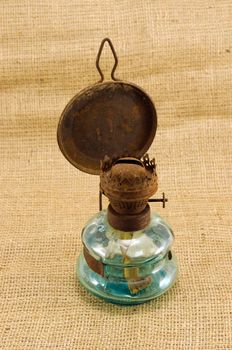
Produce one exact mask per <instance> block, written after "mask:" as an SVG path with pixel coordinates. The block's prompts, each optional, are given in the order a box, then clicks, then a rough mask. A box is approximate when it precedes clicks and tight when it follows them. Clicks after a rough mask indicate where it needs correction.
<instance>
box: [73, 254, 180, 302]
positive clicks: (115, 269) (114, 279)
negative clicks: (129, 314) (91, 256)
mask: <svg viewBox="0 0 232 350" xmlns="http://www.w3.org/2000/svg"><path fill="white" fill-rule="evenodd" d="M135 269H136V275H137V276H142V277H140V278H139V279H138V278H136V279H135V278H133V277H131V276H133V273H134V271H135ZM125 275H128V276H130V278H125ZM77 276H78V279H79V281H80V283H81V284H82V285H83V286H84V287H85V288H86V289H87V290H88V291H89V292H91V293H92V294H94V295H95V296H97V297H100V298H102V299H104V300H105V301H108V302H111V303H114V304H122V305H135V304H141V303H144V302H146V301H149V300H151V299H154V298H156V297H158V296H160V295H161V294H163V293H165V292H166V291H167V290H168V289H169V288H170V287H172V285H173V284H174V282H175V280H176V278H177V263H176V259H175V256H174V255H173V254H167V255H166V256H165V257H164V258H163V259H161V260H159V261H157V259H151V260H149V261H146V262H145V263H143V264H141V265H138V266H136V267H135V266H131V267H130V266H128V267H126V268H122V267H119V266H107V265H105V271H104V277H102V276H101V275H99V274H97V273H95V272H94V271H93V270H91V269H90V268H89V266H88V265H87V263H86V260H85V258H84V256H83V254H81V255H80V257H79V258H78V261H77Z"/></svg>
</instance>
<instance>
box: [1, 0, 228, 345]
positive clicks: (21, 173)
mask: <svg viewBox="0 0 232 350" xmlns="http://www.w3.org/2000/svg"><path fill="white" fill-rule="evenodd" d="M0 8H1V49H0V59H1V62H0V84H1V96H0V98H1V119H0V123H1V131H0V136H1V139H0V142H1V144H0V145H1V146H0V147H1V149H0V150H1V153H0V161H1V234H0V244H1V251H0V274H1V279H0V283H1V286H0V298H1V299H0V339H1V340H0V349H1V350H10V349H14V350H37V349H39V350H40V349H44V350H45V349H52V350H55V349H59V350H61V349H62V350H63V349H77V350H79V349H97V350H98V349H99V350H100V349H105V350H108V349H113V350H118V349H133V350H139V349H160V350H166V349H168V350H171V349H176V350H182V349H186V350H187V349H194V350H199V349H202V350H209V349H210V350H212V349H215V350H220V349H222V350H225V349H232V330H231V327H232V322H231V319H232V317H231V316H232V307H231V306H232V293H231V289H232V283H231V280H232V279H231V248H232V239H231V231H230V223H231V220H230V219H231V202H230V199H231V198H230V193H229V192H230V189H231V177H232V172H231V164H230V163H231V129H230V128H231V120H230V119H231V113H232V3H231V0H227V1H224V0H218V1H209V0H208V1H207V0H205V1H204V0H194V1H192V0H191V1H190V0H189V1H186V0H176V1H174V0H173V1H171V0H157V1H155V0H153V1H151V0H150V1H148V0H144V1H140V0H128V1H123V0H121V1H91V0H88V1H77V0H76V1H74V0H73V1H71V0H65V1H64V0H62V1H61V0H56V1H55V0H54V1H52V0H50V1H48V0H46V1H42V0H39V1H32V0H21V1H17V0H15V1H13V0H1V2H0ZM105 36H109V37H110V38H111V39H112V41H113V43H114V45H115V48H116V51H117V53H118V56H119V67H118V70H117V72H116V75H117V76H118V77H120V78H121V79H124V80H127V81H131V82H134V83H137V84H139V85H140V86H141V87H143V88H144V89H145V90H147V92H148V93H149V94H150V95H151V96H152V98H153V99H154V101H155V104H156V108H157V112H158V117H159V128H158V131H157V137H156V139H155V141H154V143H153V146H152V147H151V149H150V154H151V155H154V156H155V157H156V161H157V163H158V175H159V183H160V187H159V194H161V193H162V191H165V193H166V194H167V196H168V197H169V204H168V206H167V209H165V210H163V209H161V206H160V205H154V207H155V208H156V210H157V211H158V212H159V213H161V215H163V216H164V217H165V218H166V219H167V220H168V221H169V223H170V224H171V225H172V227H173V228H174V231H175V234H176V241H175V247H174V248H175V252H176V254H177V257H178V260H179V265H180V276H179V280H178V282H177V284H176V285H175V287H174V288H173V289H172V290H171V291H170V292H168V293H167V294H165V295H164V296H162V297H160V298H159V299H157V300H154V301H152V302H150V303H147V304H144V305H141V306H137V307H129V308H128V307H120V306H113V305H110V304H106V303H104V302H103V301H100V300H98V299H96V298H94V297H92V296H90V295H89V294H88V293H87V292H86V291H85V290H84V289H83V288H81V287H80V286H79V284H76V278H75V272H74V270H75V261H76V256H77V254H79V252H80V251H81V242H80V232H81V228H82V226H83V225H84V223H85V221H86V220H87V219H88V218H89V217H90V216H91V215H93V214H94V213H95V212H96V211H97V210H98V199H97V193H98V177H95V176H90V175H87V174H84V173H81V172H79V171H78V170H76V169H75V168H74V167H72V166H71V165H70V164H69V163H68V162H67V161H66V160H65V159H64V158H63V156H62V154H61V153H60V151H59V149H58V146H57V143H56V127H57V123H58V120H59V116H60V114H61V111H62V109H63V108H64V106H65V105H66V103H67V102H68V101H69V99H70V98H71V97H72V96H73V95H74V94H76V93H77V92H78V91H79V90H80V89H82V88H84V87H86V86H87V85H90V84H92V83H94V82H95V81H97V80H98V78H99V77H98V73H97V71H96V69H95V65H94V63H95V57H96V54H97V51H98V47H99V44H100V41H101V40H102V38H103V37H105ZM112 63H113V59H112V56H111V54H110V52H109V51H108V50H105V51H104V58H103V60H102V61H101V65H102V67H103V69H104V71H106V72H109V70H110V67H111V66H112ZM104 205H105V206H106V202H105V204H104Z"/></svg>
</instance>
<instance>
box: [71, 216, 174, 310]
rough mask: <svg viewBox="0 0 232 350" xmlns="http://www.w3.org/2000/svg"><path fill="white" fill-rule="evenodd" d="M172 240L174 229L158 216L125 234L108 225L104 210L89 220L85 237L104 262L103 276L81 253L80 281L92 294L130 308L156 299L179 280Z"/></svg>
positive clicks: (93, 251)
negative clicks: (146, 224) (147, 223)
mask: <svg viewBox="0 0 232 350" xmlns="http://www.w3.org/2000/svg"><path fill="white" fill-rule="evenodd" d="M173 239H174V237H173V233H172V230H171V228H170V227H169V226H168V224H167V223H165V221H164V220H163V219H162V218H161V217H160V216H159V215H158V214H156V213H152V214H151V218H150V223H149V225H148V226H147V227H145V228H144V229H143V230H140V231H134V232H124V231H119V230H116V229H114V228H113V227H111V226H110V225H109V223H108V220H107V211H105V210H103V211H101V212H99V213H98V214H96V215H95V216H94V217H93V218H92V219H90V220H89V221H88V223H87V224H86V226H85V228H84V230H83V235H82V241H83V245H84V246H85V247H86V248H87V250H88V252H89V253H90V254H91V256H93V257H94V259H96V260H97V261H100V262H102V263H103V265H102V266H103V275H100V274H98V273H96V272H94V271H93V270H92V269H91V268H90V267H89V266H88V264H87V262H86V260H85V257H84V255H83V254H81V256H80V257H79V259H78V262H77V275H78V278H79V280H80V282H81V284H83V285H84V287H85V288H86V289H87V290H89V291H90V292H91V293H92V294H94V295H96V296H98V297H101V298H103V299H105V300H107V301H109V302H113V303H118V304H127V305H130V304H139V303H142V302H145V301H148V300H150V299H153V298H155V297H157V296H159V295H161V294H162V293H164V292H165V291H167V290H168V289H169V288H170V287H171V286H172V285H173V283H174V282H175V280H176V277H177V264H176V260H175V256H174V254H173V253H171V251H170V248H171V245H172V243H173Z"/></svg>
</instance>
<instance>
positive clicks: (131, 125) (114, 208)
mask: <svg viewBox="0 0 232 350" xmlns="http://www.w3.org/2000/svg"><path fill="white" fill-rule="evenodd" d="M106 42H108V44H109V46H110V48H111V50H112V53H113V56H114V59H115V63H114V67H113V69H112V72H111V78H112V80H110V81H104V75H103V73H102V70H101V68H100V66H99V61H100V56H101V52H102V49H103V47H104V44H105V43H106ZM117 64H118V58H117V55H116V53H115V50H114V47H113V45H112V42H111V41H110V39H108V38H105V39H104V40H103V41H102V43H101V45H100V49H99V52H98V55H97V59H96V67H97V69H98V71H99V73H100V76H101V79H100V81H99V82H98V83H96V84H94V85H92V86H90V87H87V88H86V89H84V90H82V91H81V92H80V93H78V94H77V95H76V96H74V98H73V99H72V100H71V101H70V102H69V103H68V105H67V106H66V108H65V109H64V111H63V113H62V115H61V118H60V121H59V125H58V132H57V137H58V144H59V147H60V149H61V151H62V153H63V154H64V156H65V157H66V158H67V159H68V160H69V161H70V162H71V163H72V164H73V165H74V166H75V167H76V168H78V169H79V170H81V171H84V172H86V173H89V174H93V175H100V191H99V209H100V211H99V212H98V213H97V214H96V215H94V216H93V217H92V218H91V219H90V220H89V221H88V222H87V223H86V225H85V227H84V229H83V230H82V242H83V253H82V254H81V255H80V256H79V258H78V261H77V269H76V271H77V276H78V279H79V281H80V282H81V284H82V285H83V286H84V287H85V288H86V289H87V290H88V291H90V292H91V293H92V294H94V295H96V296H98V297H100V298H103V299H105V300H106V301H109V302H112V303H117V304H125V305H131V304H140V303H143V302H145V301H148V300H151V299H153V298H155V297H158V296H159V295H161V294H163V293H164V292H166V291H167V290H168V289H169V288H170V287H171V286H172V285H173V283H174V282H175V280H176V277H177V263H176V259H175V256H174V254H173V253H172V252H171V250H170V249H171V246H172V243H173V239H174V236H173V232H172V230H171V228H170V227H169V226H168V224H167V223H166V222H165V221H164V220H163V219H162V218H161V217H160V216H159V215H158V214H157V213H155V212H153V213H151V210H150V206H149V202H162V203H163V207H165V202H166V201H167V199H166V198H165V195H164V194H163V197H162V199H157V198H151V197H152V196H153V195H154V194H155V193H156V191H157V188H158V183H157V174H156V164H155V160H154V159H150V158H149V156H148V154H147V150H148V148H149V147H150V145H151V143H152V141H153V139H154V137H155V133H156V128H157V116H156V110H155V107H154V104H153V102H152V100H151V99H150V97H149V96H148V95H147V94H146V93H145V92H144V91H143V90H142V89H141V88H140V87H138V86H137V85H134V84H131V83H127V82H124V81H122V80H118V79H116V78H115V76H114V73H115V69H116V67H117ZM102 195H105V196H106V197H108V199H109V205H108V208H107V209H106V210H102Z"/></svg>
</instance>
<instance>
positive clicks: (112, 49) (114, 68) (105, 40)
mask: <svg viewBox="0 0 232 350" xmlns="http://www.w3.org/2000/svg"><path fill="white" fill-rule="evenodd" d="M105 42H108V44H109V46H110V48H111V51H112V53H113V56H114V61H115V63H114V66H113V68H112V71H111V78H112V80H117V79H116V78H115V76H114V72H115V70H116V68H117V65H118V57H117V55H116V52H115V49H114V47H113V44H112V42H111V40H110V39H109V38H105V39H103V40H102V42H101V45H100V47H99V51H98V54H97V58H96V67H97V70H98V72H99V74H100V76H101V79H100V81H99V83H102V82H103V80H104V75H103V73H102V70H101V68H100V66H99V61H100V57H101V53H102V50H103V47H104V45H105Z"/></svg>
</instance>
